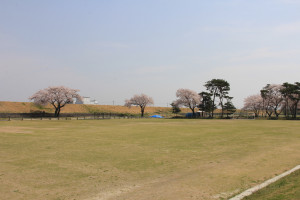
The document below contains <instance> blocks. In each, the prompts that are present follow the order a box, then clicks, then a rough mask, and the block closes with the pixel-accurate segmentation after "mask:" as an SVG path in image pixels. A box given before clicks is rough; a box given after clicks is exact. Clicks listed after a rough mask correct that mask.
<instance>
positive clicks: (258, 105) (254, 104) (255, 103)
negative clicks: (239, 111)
mask: <svg viewBox="0 0 300 200" xmlns="http://www.w3.org/2000/svg"><path fill="white" fill-rule="evenodd" d="M263 109H264V108H263V98H262V97H261V96H260V94H255V95H251V96H249V97H247V98H245V99H244V107H243V110H248V111H252V112H254V114H255V117H258V116H259V113H260V111H262V110H263Z"/></svg>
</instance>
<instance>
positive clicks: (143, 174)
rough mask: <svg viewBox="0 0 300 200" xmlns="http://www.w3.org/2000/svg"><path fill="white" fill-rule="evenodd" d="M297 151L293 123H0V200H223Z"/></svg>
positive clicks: (295, 160)
mask: <svg viewBox="0 0 300 200" xmlns="http://www.w3.org/2000/svg"><path fill="white" fill-rule="evenodd" d="M299 147H300V123H299V121H269V120H259V121H255V120H184V119H182V120H178V119H176V120H175V119H173V120H172V119H135V120H129V119H128V120H127V119H123V120H85V121H10V122H0V194H1V195H0V199H1V200H7V199H23V200H32V199H51V200H52V199H53V200H63V199H66V200H69V199H72V200H75V199H76V200H97V199H102V200H104V199H116V200H121V199H131V200H146V199H147V200H148V199H162V200H174V199H180V200H181V199H185V200H186V199H187V200H188V199H201V200H206V199H227V198H228V197H229V196H232V195H234V194H238V193H239V192H241V191H243V190H245V189H247V188H250V187H252V186H254V185H257V184H259V183H261V182H263V181H265V180H267V179H269V178H271V177H274V176H275V175H277V174H280V173H282V172H284V171H286V170H289V169H290V168H292V167H294V166H296V165H298V164H299V163H300V148H299Z"/></svg>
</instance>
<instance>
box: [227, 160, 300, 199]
mask: <svg viewBox="0 0 300 200" xmlns="http://www.w3.org/2000/svg"><path fill="white" fill-rule="evenodd" d="M299 169H300V165H298V166H296V167H294V168H293V169H291V170H289V171H287V172H284V173H282V174H280V175H278V176H276V177H274V178H271V179H269V180H267V181H265V182H263V183H262V184H259V185H257V186H254V187H253V188H250V189H248V190H246V191H244V192H242V193H241V194H239V195H237V196H235V197H233V198H231V199H229V200H241V199H243V198H244V197H246V196H250V195H251V194H253V193H254V192H256V191H258V190H260V189H262V188H264V187H266V186H268V185H270V184H271V183H274V182H276V181H278V180H279V179H281V178H283V177H285V176H287V175H289V174H291V173H293V172H294V171H297V170H299Z"/></svg>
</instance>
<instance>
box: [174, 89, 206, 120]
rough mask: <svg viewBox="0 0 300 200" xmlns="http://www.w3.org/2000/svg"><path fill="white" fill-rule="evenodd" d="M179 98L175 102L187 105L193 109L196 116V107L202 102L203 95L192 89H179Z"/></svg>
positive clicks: (177, 95)
mask: <svg viewBox="0 0 300 200" xmlns="http://www.w3.org/2000/svg"><path fill="white" fill-rule="evenodd" d="M176 97H177V100H175V101H174V102H173V103H174V104H175V105H177V106H185V107H188V108H190V109H191V111H192V112H193V116H195V108H197V107H198V106H199V104H200V103H201V96H200V95H199V94H197V92H195V91H193V90H190V89H182V88H181V89H178V90H177V92H176Z"/></svg>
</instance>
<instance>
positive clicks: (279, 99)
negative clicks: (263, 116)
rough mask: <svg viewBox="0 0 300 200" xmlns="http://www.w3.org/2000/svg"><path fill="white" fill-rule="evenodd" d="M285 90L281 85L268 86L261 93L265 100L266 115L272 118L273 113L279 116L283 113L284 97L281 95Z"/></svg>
mask: <svg viewBox="0 0 300 200" xmlns="http://www.w3.org/2000/svg"><path fill="white" fill-rule="evenodd" d="M282 89H283V87H282V85H279V84H267V85H266V86H265V87H264V88H263V89H262V90H261V91H260V93H261V97H262V98H263V100H264V108H265V111H266V113H267V114H268V115H269V117H271V115H272V113H273V112H274V114H275V115H276V117H277V118H278V116H279V115H280V113H281V112H282V111H283V109H282V108H283V107H284V103H283V101H284V96H283V95H282V93H281V90H282Z"/></svg>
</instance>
